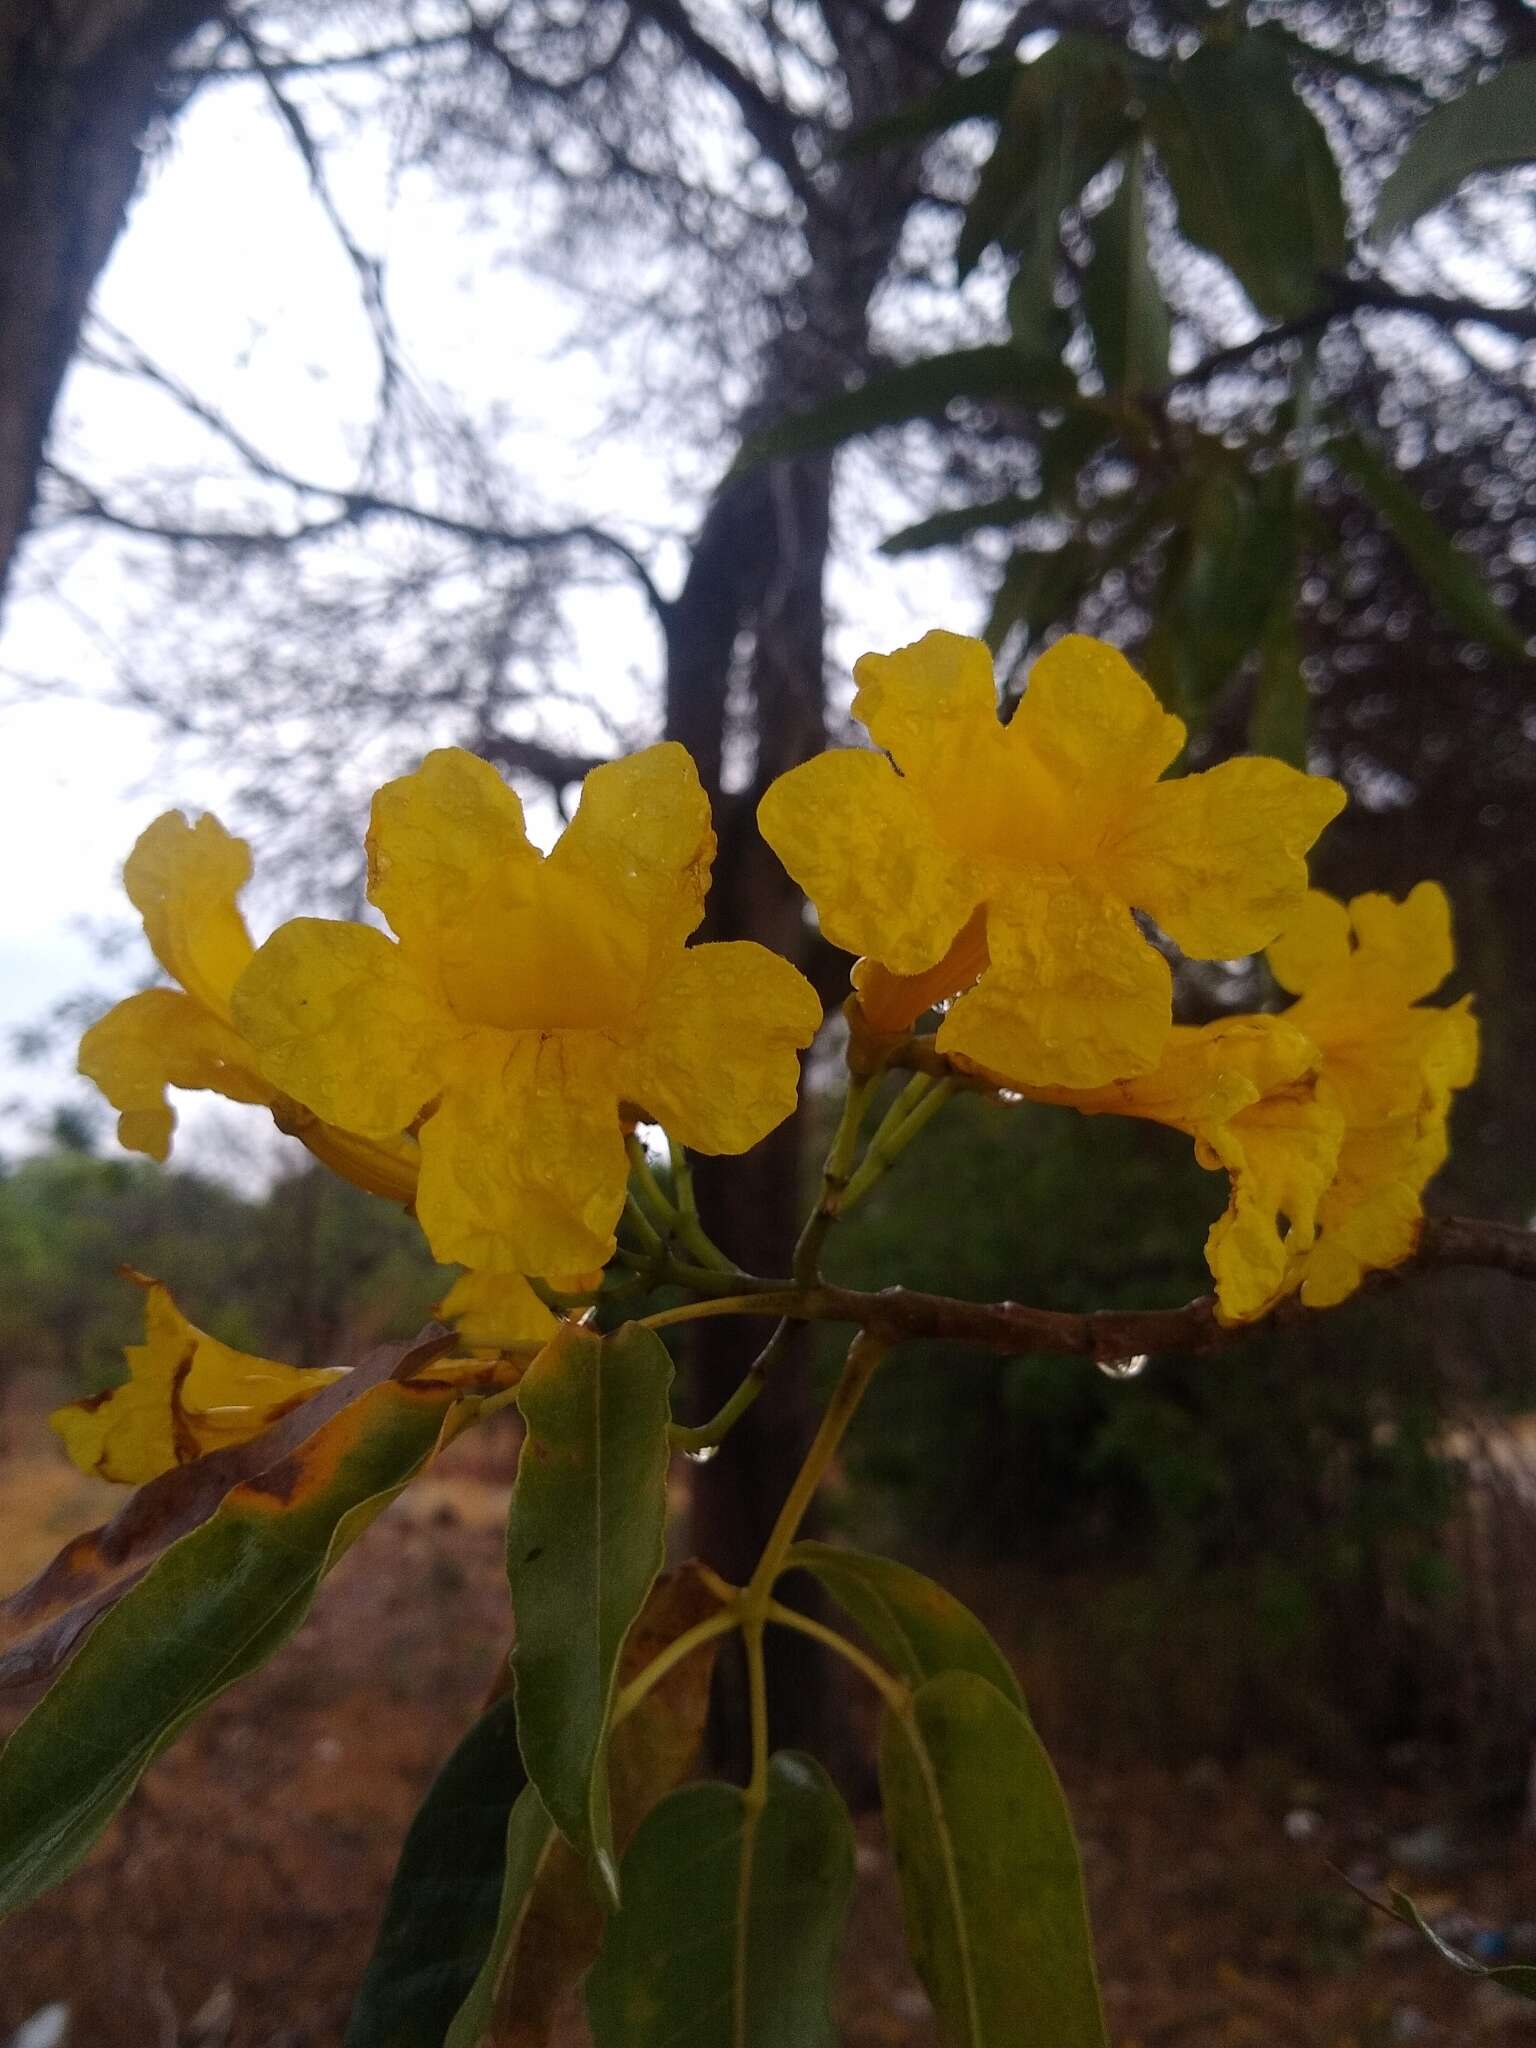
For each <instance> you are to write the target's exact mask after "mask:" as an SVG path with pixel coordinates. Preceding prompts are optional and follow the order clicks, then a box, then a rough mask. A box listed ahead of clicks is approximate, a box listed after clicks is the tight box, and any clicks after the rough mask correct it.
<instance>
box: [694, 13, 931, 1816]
mask: <svg viewBox="0 0 1536 2048" xmlns="http://www.w3.org/2000/svg"><path fill="white" fill-rule="evenodd" d="M955 11H956V6H955V0H919V4H918V5H917V6H916V7H915V8H914V9H913V10H912V12H911V13H910V14H909V16H908V17H907V21H906V23H905V25H904V27H903V29H902V32H901V40H887V39H884V38H882V37H881V36H880V35H879V34H878V32H876V31H875V30H873V29H872V27H871V23H870V21H869V19H868V17H867V15H866V14H864V13H863V12H862V10H857V9H853V8H844V7H842V6H834V5H825V6H824V8H823V13H824V15H825V17H826V20H827V23H828V26H829V28H831V29H832V30H833V32H834V34H836V35H837V36H838V38H839V41H840V44H841V46H842V56H843V69H844V75H845V80H846V84H847V87H848V95H849V102H850V120H849V127H850V130H857V128H858V127H860V126H861V125H863V123H864V122H865V121H867V120H870V119H872V118H873V117H874V116H875V115H876V114H879V113H885V112H888V111H889V110H890V109H891V108H892V107H893V106H896V105H900V104H902V103H903V101H905V100H908V99H912V98H915V97H916V96H917V94H918V93H919V92H921V91H922V90H924V89H926V88H927V87H928V86H930V85H931V83H932V78H931V75H930V74H929V70H928V69H927V68H926V67H925V64H924V62H923V60H922V57H921V50H922V48H923V47H927V48H928V49H930V50H934V51H937V50H939V49H941V48H942V47H943V44H944V42H945V40H946V39H947V36H948V33H949V29H950V26H951V25H952V22H953V18H954V14H955ZM918 156H919V152H917V151H914V150H908V151H907V152H905V153H904V154H903V155H901V156H899V157H898V156H897V155H896V154H895V153H893V152H889V151H887V152H883V153H882V154H880V155H879V156H877V157H870V158H864V159H859V158H856V157H849V158H845V159H844V160H843V161H842V163H841V164H840V165H839V167H838V169H837V171H836V173H835V175H834V176H833V177H832V178H831V179H830V180H828V182H827V183H825V184H824V185H821V186H818V187H817V188H816V190H815V192H814V194H813V195H812V196H811V198H810V200H809V201H808V226H807V237H808V240H809V242H810V244H811V251H812V264H811V269H810V272H809V274H808V275H807V276H806V277H805V278H804V279H803V280H802V283H801V286H800V298H801V302H802V312H803V318H802V319H801V320H800V321H799V322H798V323H797V324H795V325H793V326H791V325H789V324H788V323H786V327H785V330H784V332H783V334H782V336H781V340H780V344H779V346H778V348H777V349H776V350H775V351H774V352H773V355H772V357H771V360H770V364H769V367H768V371H767V374H766V376H765V378H764V383H763V388H762V390H761V392H760V394H759V398H758V402H757V404H756V405H755V406H754V408H753V411H752V415H751V417H749V418H748V419H746V420H744V421H743V423H742V429H743V435H744V436H745V435H746V434H747V433H750V432H751V431H752V429H753V428H754V427H756V426H758V425H760V424H762V423H763V422H764V421H766V420H768V419H772V418H775V417H778V416H779V415H781V414H783V413H785V412H787V411H790V410H792V409H795V408H798V407H801V406H805V405H809V404H811V403H813V402H815V401H816V400H817V399H819V398H824V397H826V396H828V395H829V394H830V393H832V392H834V391H836V390H839V389H841V388H842V387H843V386H844V384H845V383H846V381H847V378H848V375H849V373H850V371H851V370H855V369H859V368H862V367H864V366H865V365H866V364H867V361H868V315H869V307H870V303H871V300H872V299H873V296H874V293H875V291H876V289H877V288H878V286H879V284H880V282H881V280H882V279H883V278H884V277H885V275H886V273H887V271H888V269H889V267H890V264H891V262H892V259H893V257H894V256H895V253H896V250H897V247H898V245H899V242H900V239H901V234H902V230H903V226H904V224H905V221H906V218H907V214H908V211H909V209H910V206H911V202H912V196H913V193H914V191H915V189H916V179H917V170H918ZM831 486H832V465H831V461H830V458H826V457H814V458H802V459H799V460H795V461H790V462H779V463H774V464H771V465H769V466H767V467H765V468H759V469H757V470H754V471H751V472H749V473H747V474H745V475H743V476H739V477H729V478H727V480H726V482H725V483H724V484H723V485H722V486H721V488H720V491H719V492H718V494H717V495H716V497H715V499H714V501H713V503H712V504H711V506H710V508H709V511H708V514H707V516H706V518H705V521H704V524H703V527H702V529H701V531H700V534H699V538H698V542H697V544H696V546H695V549H694V553H693V557H692V561H691V563H690V567H689V573H688V576H687V579H686V582H685V584H684V587H683V591H682V593H681V595H680V597H679V599H678V602H677V603H676V605H675V606H674V607H673V609H672V612H671V615H670V618H669V621H668V629H667V735H668V737H669V738H671V739H677V740H681V741H682V742H683V743H684V744H685V745H686V746H687V747H688V748H689V749H690V751H691V752H692V754H693V756H694V758H695V760H696V761H697V762H698V764H699V770H700V774H701V776H702V777H703V780H704V783H705V787H706V788H707V789H708V790H709V793H710V797H711V801H712V802H713V804H714V807H715V815H716V820H717V831H718V833H719V837H720V851H719V855H718V858H717V861H716V866H715V871H714V881H713V887H712V891H711V899H710V912H709V923H708V926H707V932H708V936H709V937H711V938H717V939H743V938H750V939H756V940H758V941H760V942H761V943H762V944H764V945H767V946H770V947H772V948H773V949H774V950H775V951H777V952H780V953H782V954H784V955H785V956H786V957H787V958H789V959H791V960H794V961H796V962H797V963H799V964H800V965H802V966H804V965H806V964H807V961H808V954H809V940H810V933H809V929H808V927H807V925H806V923H805V920H804V914H803V910H802V905H801V900H800V895H799V891H798V890H797V889H796V888H795V887H794V885H793V884H792V883H791V882H790V880H789V878H788V877H787V876H786V875H785V873H784V871H783V869H782V868H781V867H780V866H779V863H778V861H777V860H776V859H775V857H774V855H773V854H772V853H771V852H770V850H769V848H768V847H767V845H766V844H765V843H764V841H763V840H762V838H761V836H760V835H759V834H758V831H757V827H756V811H757V803H758V799H759V797H760V796H761V795H762V793H763V791H764V790H765V789H766V788H767V786H768V784H769V783H770V782H772V781H773V780H774V778H775V777H776V776H778V775H781V774H782V773H784V771H785V770H786V769H789V768H792V767H794V766H795V765H796V764H797V763H798V762H800V761H804V760H807V759H808V758H809V757H810V756H811V755H813V754H815V753H817V752H819V751H820V749H821V747H822V746H823V745H824V744H825V739H826V718H825V703H826V685H825V669H826V650H825V629H826V617H825V606H824V601H823V590H822V585H823V577H824V573H825V568H826V560H827V554H828V549H829V545H830V534H831ZM733 681H737V682H740V683H742V684H744V686H745V689H746V693H747V697H748V701H749V703H750V707H751V732H752V742H753V751H754V759H753V761H752V763H751V769H750V774H749V775H748V777H747V786H746V787H745V788H744V789H738V790H736V791H734V792H732V791H727V790H725V789H724V788H723V787H722V782H723V779H725V778H724V777H723V771H724V770H725V768H726V765H727V764H726V763H725V758H724V757H725V745H726V705H727V696H728V692H729V690H730V687H731V684H732V682H733ZM802 1130H803V1118H802V1117H800V1116H799V1115H797V1116H795V1117H793V1118H791V1119H790V1120H789V1122H787V1123H785V1124H783V1125H781V1126H780V1127H779V1129H778V1130H777V1131H775V1132H774V1133H773V1134H772V1135H771V1136H770V1137H769V1138H768V1139H767V1141H766V1142H765V1143H764V1144H762V1145H760V1146H758V1147H757V1149H756V1150H755V1151H754V1152H752V1153H750V1154H748V1155H747V1157H746V1158H745V1159H739V1160H726V1161H722V1162H720V1163H719V1165H718V1166H717V1165H715V1163H714V1162H710V1161H704V1162H701V1165H700V1171H699V1192H700V1198H701V1202H702V1203H703V1204H704V1205H705V1215H706V1219H707V1221H708V1223H709V1226H710V1227H711V1229H713V1230H715V1231H717V1232H718V1234H719V1236H720V1239H721V1241H722V1243H723V1244H724V1246H725V1248H726V1249H727V1250H728V1251H730V1252H731V1253H732V1254H733V1255H734V1256H735V1257H736V1258H738V1259H740V1260H741V1261H742V1263H743V1264H744V1265H746V1266H747V1267H748V1268H749V1269H751V1270H753V1271H756V1272H766V1273H783V1272H786V1271H787V1270H788V1263H789V1257H790V1253H791V1250H792V1248H793V1243H794V1238H795V1233H796V1228H797V1223H798V1220H799V1214H800V1210H801V1207H802V1193H803V1188H802V1183H803V1180H804V1174H803V1171H802V1157H801V1154H802ZM762 1334H763V1333H762V1332H758V1333H757V1336H756V1341H758V1342H760V1341H761V1337H762ZM753 1343H754V1337H753V1334H752V1333H750V1332H747V1333H744V1332H743V1330H742V1328H741V1326H740V1325H737V1324H734V1323H727V1322H719V1323H715V1322H704V1323H701V1324H700V1325H699V1326H698V1328H697V1330H696V1332H695V1333H694V1341H693V1344H692V1347H691V1362H692V1367H693V1378H694V1390H695V1395H696V1400H697V1405H698V1409H699V1412H700V1413H701V1414H707V1413H712V1412H713V1410H714V1409H715V1408H716V1407H718V1405H719V1404H720V1403H721V1402H722V1401H724V1400H725V1398H726V1397H727V1395H728V1394H729V1393H730V1392H731V1391H732V1390H733V1389H734V1387H735V1386H736V1384H737V1382H738V1381H739V1380H740V1378H741V1376H742V1374H743V1372H744V1371H745V1370H746V1367H747V1366H748V1364H749V1363H750V1360H751V1356H752V1347H753ZM797 1348H798V1350H799V1352H800V1354H801V1355H799V1356H797V1355H795V1353H793V1352H792V1353H791V1354H790V1355H788V1356H786V1357H785V1358H784V1359H783V1360H782V1361H781V1363H780V1364H779V1366H778V1367H777V1368H776V1370H775V1372H774V1375H773V1384H772V1386H771V1388H770V1389H769V1390H768V1392H767V1393H766V1394H765V1395H764V1397H763V1399H762V1400H761V1401H760V1402H759V1403H758V1404H757V1406H756V1407H755V1408H754V1409H752V1410H751V1412H750V1413H749V1414H748V1416H747V1417H746V1418H745V1420H744V1421H743V1423H742V1424H741V1425H739V1426H738V1428H737V1429H736V1431H735V1432H734V1433H733V1435H732V1437H731V1440H730V1445H729V1449H728V1452H727V1454H726V1455H724V1456H722V1457H721V1458H719V1459H717V1460H716V1461H714V1462H713V1463H711V1464H708V1465H703V1466H700V1467H699V1468H698V1469H697V1472H696V1474H695V1480H694V1541H695V1547H696V1549H697V1550H698V1552H699V1554H700V1555H701V1556H702V1557H704V1558H705V1559H706V1560H708V1562H710V1563H711V1564H713V1565H714V1566H715V1568H716V1569H717V1570H719V1571H721V1572H722V1573H723V1574H724V1575H725V1576H726V1577H727V1578H729V1579H731V1580H732V1581H734V1582H735V1583H738V1584H739V1583H741V1582H742V1581H743V1580H744V1579H745V1578H747V1577H748V1576H749V1575H750V1572H751V1570H752V1567H753V1565H754V1564H755V1563H756V1561H757V1558H758V1555H759V1554H760V1552H761V1550H762V1547H763V1544H764V1541H765V1539H766V1537H767V1535H768V1531H769V1529H770V1527H771V1525H772V1522H773V1518H774V1516H775V1514H776V1512H777V1510H778V1508H779V1506H780V1504H781V1503H782V1501H783V1499H784V1496H785V1494H786V1492H787V1491H788V1489H789V1485H790V1482H791V1480H792V1478H793V1476H794V1473H795V1471H796V1469H797V1467H798V1464H799V1461H800V1458H801V1456H802V1455H803V1453H804V1449H805V1446H806V1443H807V1441H808V1439H809V1434H810V1425H811V1417H812V1402H811V1390H810V1387H809V1385H808V1382H807V1370H806V1359H805V1356H804V1355H803V1354H804V1350H805V1348H806V1347H804V1346H803V1345H802V1346H800V1347H797ZM721 1669H722V1682H721V1683H720V1684H719V1685H718V1686H717V1693H716V1715H715V1728H714V1733H715V1751H716V1754H715V1759H714V1761H715V1763H716V1765H717V1767H719V1768H721V1769H726V1770H731V1769H735V1770H739V1769H740V1767H741V1765H742V1762H743V1760H744V1756H745V1749H746V1726H745V1700H744V1692H743V1688H742V1686H741V1685H740V1683H739V1681H733V1677H732V1671H731V1667H730V1665H729V1664H723V1665H722V1667H721ZM841 1676H842V1674H841V1673H838V1674H837V1675H836V1679H837V1680H839V1681H840V1679H841ZM841 1697H842V1695H841V1694H840V1692H839V1691H838V1689H837V1682H836V1681H835V1680H834V1674H833V1673H832V1671H831V1669H830V1667H829V1663H828V1660H827V1658H826V1656H825V1654H824V1653H823V1652H822V1651H821V1650H819V1649H818V1648H817V1647H816V1646H815V1645H814V1644H812V1643H810V1642H808V1641H807V1640H806V1639H805V1638H803V1637H800V1636H786V1635H784V1634H782V1633H780V1634H779V1635H778V1636H777V1637H776V1638H774V1639H772V1640H771V1642H770V1658H769V1712H770V1716H771V1719H772V1725H773V1739H774V1741H775V1742H776V1743H782V1744H787V1745H791V1746H796V1747H800V1746H804V1747H810V1748H813V1749H815V1750H816V1752H817V1753H818V1754H820V1755H821V1756H822V1757H823V1758H824V1759H826V1760H827V1761H828V1762H829V1763H830V1764H831V1765H832V1767H833V1769H834V1771H835V1772H836V1774H837V1775H838V1776H839V1777H841V1778H842V1779H843V1781H844V1783H845V1785H847V1786H848V1787H849V1789H850V1790H852V1791H853V1792H855V1793H856V1794H857V1793H858V1792H860V1791H861V1790H862V1789H864V1788H863V1786H862V1785H861V1782H860V1780H861V1776H862V1775H866V1774H863V1773H861V1772H860V1769H859V1767H858V1765H857V1763H856V1762H855V1748H854V1744H853V1740H852V1736H851V1730H850V1723H849V1720H848V1716H847V1714H846V1711H845V1710H844V1709H843V1708H842V1706H841V1704H840V1702H841Z"/></svg>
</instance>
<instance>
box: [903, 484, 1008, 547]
mask: <svg viewBox="0 0 1536 2048" xmlns="http://www.w3.org/2000/svg"><path fill="white" fill-rule="evenodd" d="M1039 509H1040V501H1039V499H1038V498H1021V497H1020V496H1019V495H1018V494H1017V492H1010V493H1009V495H1008V496H1007V497H1003V498H989V499H988V500H987V501H986V503H985V504H977V505H956V506H954V507H952V508H951V509H950V510H949V511H946V512H934V513H930V515H929V516H928V518H926V519H919V520H918V521H917V522H916V523H915V524H914V525H912V526H904V527H902V528H901V530H900V531H899V532H898V533H893V534H890V535H888V536H887V538H886V539H885V540H883V541H881V543H880V552H881V554H882V555H914V554H916V553H918V551H919V550H920V549H922V548H943V547H952V546H953V545H954V543H955V542H956V541H961V540H966V539H968V538H969V537H970V535H971V534H973V533H979V532H980V531H981V530H982V528H983V527H988V526H1017V525H1018V523H1019V521H1020V520H1021V519H1028V517H1029V516H1030V514H1031V513H1032V512H1038V511H1039Z"/></svg>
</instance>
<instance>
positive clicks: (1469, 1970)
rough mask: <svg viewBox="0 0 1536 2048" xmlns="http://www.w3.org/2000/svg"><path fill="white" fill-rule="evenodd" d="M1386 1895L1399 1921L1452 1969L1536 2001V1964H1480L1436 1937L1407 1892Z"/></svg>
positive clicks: (1440, 1935)
mask: <svg viewBox="0 0 1536 2048" xmlns="http://www.w3.org/2000/svg"><path fill="white" fill-rule="evenodd" d="M1387 1896H1388V1898H1390V1899H1391V1901H1392V1904H1393V1905H1394V1907H1395V1908H1396V1909H1397V1916H1398V1918H1399V1919H1400V1920H1405V1921H1407V1922H1409V1923H1410V1925H1412V1926H1414V1927H1416V1928H1417V1929H1418V1930H1419V1932H1420V1934H1422V1935H1423V1937H1424V1939H1425V1940H1426V1941H1427V1942H1428V1943H1429V1945H1430V1947H1431V1948H1433V1949H1435V1950H1436V1951H1437V1952H1438V1953H1439V1954H1440V1955H1442V1956H1443V1957H1444V1958H1445V1960H1446V1961H1447V1962H1448V1963H1449V1964H1450V1965H1451V1967H1452V1968H1453V1969H1457V1970H1461V1971H1463V1972H1464V1973H1465V1974H1466V1975H1467V1976H1469V1977H1486V1978H1487V1979H1488V1981H1489V1982H1490V1983H1491V1984H1497V1985H1498V1986H1499V1987H1500V1988H1501V1989H1502V1990H1504V1991H1508V1992H1511V1993H1513V1995H1514V1996H1515V1997H1516V1998H1530V1999H1536V1964H1532V1963H1497V1964H1493V1965H1491V1966H1490V1965H1489V1964H1487V1963H1480V1962H1478V1960H1477V1958H1476V1957H1475V1956H1469V1955H1468V1954H1467V1953H1466V1951H1465V1950H1464V1949H1459V1948H1457V1947H1456V1946H1455V1945H1454V1943H1452V1942H1449V1941H1447V1940H1446V1938H1445V1936H1444V1935H1443V1934H1437V1933H1436V1932H1435V1930H1434V1928H1433V1927H1431V1926H1430V1924H1429V1922H1428V1921H1427V1920H1426V1919H1425V1918H1424V1915H1423V1914H1422V1913H1421V1912H1420V1911H1419V1909H1418V1907H1417V1906H1416V1905H1415V1904H1414V1903H1413V1901H1412V1899H1410V1898H1409V1897H1408V1895H1407V1893H1406V1892H1394V1891H1390V1890H1389V1891H1388V1893H1387Z"/></svg>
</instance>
